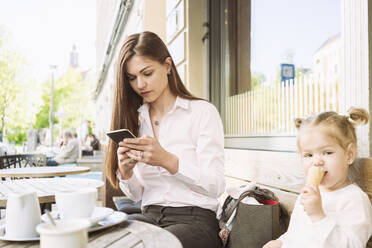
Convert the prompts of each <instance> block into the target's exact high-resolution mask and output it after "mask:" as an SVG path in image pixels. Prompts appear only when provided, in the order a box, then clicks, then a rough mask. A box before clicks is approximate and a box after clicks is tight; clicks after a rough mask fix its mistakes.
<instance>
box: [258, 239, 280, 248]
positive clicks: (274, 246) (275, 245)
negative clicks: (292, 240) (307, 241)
mask: <svg viewBox="0 0 372 248" xmlns="http://www.w3.org/2000/svg"><path fill="white" fill-rule="evenodd" d="M282 245H283V242H282V241H281V240H279V239H276V240H271V241H269V242H268V243H266V244H265V245H264V246H263V247H262V248H281V247H282Z"/></svg>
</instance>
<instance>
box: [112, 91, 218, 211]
mask: <svg viewBox="0 0 372 248" xmlns="http://www.w3.org/2000/svg"><path fill="white" fill-rule="evenodd" d="M138 112H139V118H140V128H139V136H144V135H149V136H152V137H154V133H153V130H152V126H151V122H150V115H149V105H148V104H143V105H142V106H141V107H140V108H139V109H138ZM158 136H159V137H158V138H159V143H160V145H161V146H162V147H163V148H164V149H165V150H166V151H168V152H170V153H173V154H174V155H176V156H177V157H178V159H179V169H178V172H177V173H176V174H174V175H172V174H170V173H169V172H168V171H167V170H165V169H164V168H162V167H160V166H151V165H147V164H145V163H141V162H139V163H137V165H136V166H135V167H134V170H133V172H134V173H133V176H132V177H131V178H129V179H128V180H121V178H120V173H117V177H118V178H119V180H120V184H119V185H120V188H121V190H122V191H123V192H124V193H125V194H126V195H127V196H128V197H129V198H131V199H132V200H134V201H136V202H137V201H140V200H141V199H142V208H143V207H144V206H147V205H162V206H171V207H182V206H198V207H201V208H206V209H210V210H212V211H214V212H216V211H217V209H218V207H219V203H218V201H217V198H218V197H219V196H220V195H221V194H222V193H223V192H224V191H225V178H224V172H225V167H224V133H223V125H222V121H221V118H220V115H219V113H218V111H217V109H216V108H215V107H214V106H213V105H212V104H210V103H208V102H207V101H203V100H186V99H183V98H180V97H177V99H176V102H175V104H174V106H173V108H172V109H171V110H170V111H169V112H168V113H167V114H166V115H165V116H164V117H163V119H162V120H161V123H160V126H159V135H158Z"/></svg>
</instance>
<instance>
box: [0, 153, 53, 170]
mask: <svg viewBox="0 0 372 248" xmlns="http://www.w3.org/2000/svg"><path fill="white" fill-rule="evenodd" d="M40 166H46V156H45V154H16V155H4V156H0V169H11V168H23V167H40Z"/></svg>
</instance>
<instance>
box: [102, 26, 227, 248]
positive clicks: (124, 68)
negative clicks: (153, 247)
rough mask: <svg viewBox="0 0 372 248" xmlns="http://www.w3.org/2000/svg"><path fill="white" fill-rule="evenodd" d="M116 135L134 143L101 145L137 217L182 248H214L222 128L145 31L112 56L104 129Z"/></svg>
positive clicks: (112, 177)
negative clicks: (123, 132) (109, 109)
mask: <svg viewBox="0 0 372 248" xmlns="http://www.w3.org/2000/svg"><path fill="white" fill-rule="evenodd" d="M122 128H127V129H129V130H130V131H131V132H132V133H133V134H134V135H136V136H137V137H140V138H134V139H124V140H123V142H120V143H119V145H116V144H115V143H113V142H110V143H109V148H108V154H107V160H106V168H107V175H108V177H109V179H110V181H111V183H112V184H113V185H114V186H115V187H117V186H118V184H119V186H120V188H121V189H122V191H123V192H124V193H125V194H126V195H127V196H128V197H130V198H131V199H132V200H134V201H140V200H142V207H141V208H142V214H143V216H142V217H143V218H145V219H146V221H148V222H150V223H153V224H155V225H158V226H160V227H163V228H164V229H166V230H168V231H170V232H172V233H173V234H174V235H175V236H177V237H178V239H179V240H180V241H181V243H182V245H183V247H185V248H187V247H193V248H195V247H203V248H205V247H220V246H221V241H220V239H219V237H218V231H219V227H218V222H217V219H216V212H217V210H218V207H219V203H218V201H217V198H218V197H219V196H220V195H221V194H222V193H223V192H224V190H225V181H224V147H223V141H224V135H223V126H222V122H221V119H220V116H219V114H218V111H217V110H216V108H215V107H214V106H213V105H212V104H210V103H208V102H207V101H204V100H201V99H198V98H196V97H194V96H193V95H191V94H190V93H189V92H188V91H187V89H186V88H185V87H184V85H183V84H182V81H181V79H180V77H179V75H178V72H177V69H176V67H175V65H174V64H173V61H172V58H171V56H170V54H169V51H168V50H167V47H166V46H165V44H164V43H163V42H162V40H161V39H160V38H159V37H158V36H157V35H156V34H154V33H151V32H143V33H140V34H134V35H131V36H129V37H128V38H127V40H126V41H125V43H124V45H123V47H122V48H121V51H120V54H119V59H118V69H117V80H116V89H115V97H114V105H113V114H112V121H111V130H116V129H122Z"/></svg>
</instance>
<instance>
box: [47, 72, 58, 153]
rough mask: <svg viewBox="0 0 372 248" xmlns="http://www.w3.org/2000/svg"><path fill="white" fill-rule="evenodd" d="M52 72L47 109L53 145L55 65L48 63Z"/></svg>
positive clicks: (51, 144) (51, 143)
mask: <svg viewBox="0 0 372 248" xmlns="http://www.w3.org/2000/svg"><path fill="white" fill-rule="evenodd" d="M49 68H50V70H51V72H52V82H51V86H50V107H49V108H50V109H49V132H50V146H51V147H53V123H54V71H55V70H56V69H57V66H56V65H49Z"/></svg>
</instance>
